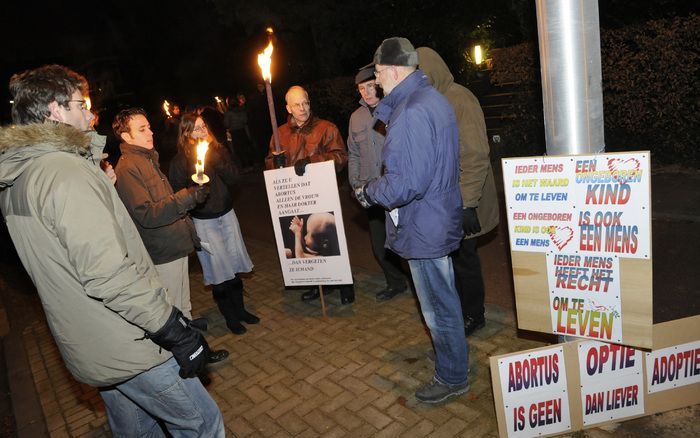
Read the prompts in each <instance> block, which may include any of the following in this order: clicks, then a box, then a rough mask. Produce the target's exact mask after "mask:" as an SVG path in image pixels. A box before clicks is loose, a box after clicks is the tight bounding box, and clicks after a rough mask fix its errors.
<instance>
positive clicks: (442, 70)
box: [416, 47, 455, 95]
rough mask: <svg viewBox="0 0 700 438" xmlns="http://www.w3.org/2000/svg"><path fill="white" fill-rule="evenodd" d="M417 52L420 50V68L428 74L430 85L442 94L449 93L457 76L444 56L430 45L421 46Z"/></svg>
mask: <svg viewBox="0 0 700 438" xmlns="http://www.w3.org/2000/svg"><path fill="white" fill-rule="evenodd" d="M416 52H418V62H419V63H420V69H421V70H423V73H425V74H426V76H428V81H429V82H430V85H432V86H433V87H435V88H437V90H438V91H439V92H440V94H443V95H444V94H445V93H447V90H448V89H449V88H450V86H451V85H452V84H453V83H454V80H455V78H454V76H452V73H450V69H449V67H447V64H445V61H444V60H443V59H442V57H440V55H438V53H437V52H436V51H435V50H433V49H431V48H430V47H419V48H417V49H416Z"/></svg>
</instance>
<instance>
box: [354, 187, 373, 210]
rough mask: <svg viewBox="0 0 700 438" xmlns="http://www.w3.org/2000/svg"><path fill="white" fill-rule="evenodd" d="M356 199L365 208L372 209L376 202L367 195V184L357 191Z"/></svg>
mask: <svg viewBox="0 0 700 438" xmlns="http://www.w3.org/2000/svg"><path fill="white" fill-rule="evenodd" d="M355 198H356V199H357V201H358V202H359V203H360V205H362V206H363V207H364V208H370V207H371V206H372V205H373V204H374V201H373V200H372V198H370V197H369V195H368V194H367V184H364V185H362V186H361V187H358V188H356V189H355Z"/></svg>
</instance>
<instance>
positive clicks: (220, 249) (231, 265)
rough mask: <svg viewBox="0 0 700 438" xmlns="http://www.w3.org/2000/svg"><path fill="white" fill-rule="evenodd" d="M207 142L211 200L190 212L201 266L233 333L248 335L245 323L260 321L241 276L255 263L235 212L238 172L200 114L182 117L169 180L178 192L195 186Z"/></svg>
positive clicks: (207, 167)
mask: <svg viewBox="0 0 700 438" xmlns="http://www.w3.org/2000/svg"><path fill="white" fill-rule="evenodd" d="M203 140H206V141H208V142H209V149H208V151H207V154H206V158H205V160H204V173H205V174H206V175H207V176H208V177H209V182H208V185H209V187H210V192H209V196H208V197H207V199H206V201H205V202H204V203H201V204H198V206H197V207H196V208H195V209H193V210H191V211H190V214H191V215H192V220H193V222H194V226H195V228H196V229H197V234H198V235H199V238H200V240H201V244H202V248H201V249H200V250H199V251H197V257H199V262H200V264H201V265H202V271H203V273H204V284H205V285H209V284H211V285H212V293H213V295H214V301H216V304H217V306H218V307H219V311H221V314H222V315H223V316H224V318H226V326H227V327H228V328H229V329H230V330H231V332H233V333H235V334H237V335H242V334H243V333H245V332H246V328H245V326H243V325H242V324H241V321H243V322H245V323H248V324H257V323H258V322H260V319H259V318H258V317H257V316H255V315H253V314H252V313H250V312H248V311H247V310H246V309H245V306H244V303H243V282H242V281H241V279H240V277H239V276H238V273H240V272H250V271H251V270H252V269H253V263H252V262H251V260H250V257H249V256H248V251H247V250H246V247H245V243H244V242H243V236H242V235H241V229H240V226H239V225H238V218H237V217H236V213H235V212H234V211H233V200H232V198H231V192H230V191H229V185H231V184H233V183H234V180H235V177H236V170H235V168H234V166H233V163H232V162H231V157H230V156H229V152H228V151H227V150H226V148H224V147H223V146H221V144H219V142H217V140H216V138H215V137H214V136H213V135H212V134H211V133H210V131H209V128H208V127H207V124H206V122H205V121H204V119H203V118H202V117H201V116H200V115H198V114H196V113H188V114H185V115H184V116H182V119H181V121H180V129H179V134H178V140H177V148H178V152H177V155H176V156H175V158H173V160H172V161H171V163H170V172H169V179H170V183H171V185H172V186H173V188H174V189H175V190H178V189H180V188H183V187H189V186H193V185H195V184H196V183H195V182H194V181H193V180H192V175H193V174H194V173H195V162H196V157H197V143H198V142H199V141H203Z"/></svg>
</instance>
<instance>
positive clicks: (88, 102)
mask: <svg viewBox="0 0 700 438" xmlns="http://www.w3.org/2000/svg"><path fill="white" fill-rule="evenodd" d="M83 99H84V100H85V109H87V110H88V111H90V109H91V108H92V101H91V100H90V96H85V97H83Z"/></svg>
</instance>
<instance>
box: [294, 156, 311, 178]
mask: <svg viewBox="0 0 700 438" xmlns="http://www.w3.org/2000/svg"><path fill="white" fill-rule="evenodd" d="M310 162H311V160H309V159H308V158H302V159H301V160H299V161H297V162H296V163H294V172H296V174H297V176H302V175H303V174H304V172H305V171H306V165H307V164H309V163H310Z"/></svg>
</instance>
